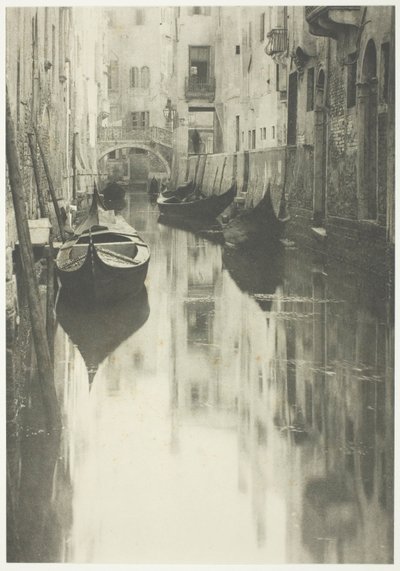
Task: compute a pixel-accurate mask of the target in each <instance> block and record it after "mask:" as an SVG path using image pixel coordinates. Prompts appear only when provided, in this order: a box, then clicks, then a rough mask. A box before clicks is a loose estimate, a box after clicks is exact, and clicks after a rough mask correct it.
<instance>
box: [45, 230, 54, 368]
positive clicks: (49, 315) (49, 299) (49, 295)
mask: <svg viewBox="0 0 400 571" xmlns="http://www.w3.org/2000/svg"><path fill="white" fill-rule="evenodd" d="M46 332H47V343H48V345H49V353H50V359H51V362H52V363H54V248H53V231H52V229H51V228H50V236H49V253H48V256H47V290H46Z"/></svg>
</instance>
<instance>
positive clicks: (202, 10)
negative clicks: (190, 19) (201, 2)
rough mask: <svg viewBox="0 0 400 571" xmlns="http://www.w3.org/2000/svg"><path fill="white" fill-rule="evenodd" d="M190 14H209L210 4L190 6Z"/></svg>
mask: <svg viewBox="0 0 400 571" xmlns="http://www.w3.org/2000/svg"><path fill="white" fill-rule="evenodd" d="M189 14H191V15H192V16H209V15H210V14H211V8H210V6H193V7H192V8H189Z"/></svg>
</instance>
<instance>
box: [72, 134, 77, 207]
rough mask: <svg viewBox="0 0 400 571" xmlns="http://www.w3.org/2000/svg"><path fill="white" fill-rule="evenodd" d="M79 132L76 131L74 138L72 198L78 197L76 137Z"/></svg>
mask: <svg viewBox="0 0 400 571" xmlns="http://www.w3.org/2000/svg"><path fill="white" fill-rule="evenodd" d="M77 136H78V133H74V135H73V138H72V198H73V199H74V200H75V198H76V138H77Z"/></svg>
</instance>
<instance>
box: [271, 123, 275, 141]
mask: <svg viewBox="0 0 400 571" xmlns="http://www.w3.org/2000/svg"><path fill="white" fill-rule="evenodd" d="M271 137H272V139H275V125H272V133H271Z"/></svg>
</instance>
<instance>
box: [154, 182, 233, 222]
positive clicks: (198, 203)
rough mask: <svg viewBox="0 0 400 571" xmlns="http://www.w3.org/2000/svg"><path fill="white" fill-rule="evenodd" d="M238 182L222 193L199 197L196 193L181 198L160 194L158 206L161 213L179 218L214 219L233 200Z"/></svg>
mask: <svg viewBox="0 0 400 571" xmlns="http://www.w3.org/2000/svg"><path fill="white" fill-rule="evenodd" d="M235 195H236V183H235V184H233V185H232V186H231V187H230V188H229V190H227V191H226V192H224V193H223V194H220V195H213V196H206V197H201V196H200V197H199V196H198V195H196V193H193V194H192V195H189V196H187V197H185V198H184V199H181V198H179V197H177V196H171V197H168V198H167V197H165V196H159V197H158V199H157V204H158V208H159V210H160V213H161V214H166V215H168V216H170V217H178V218H198V219H199V218H202V219H210V218H211V219H212V218H216V217H217V216H219V215H220V214H221V213H222V212H223V211H224V210H225V209H226V208H227V207H228V206H229V205H230V204H231V203H232V201H233V199H234V198H235Z"/></svg>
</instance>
